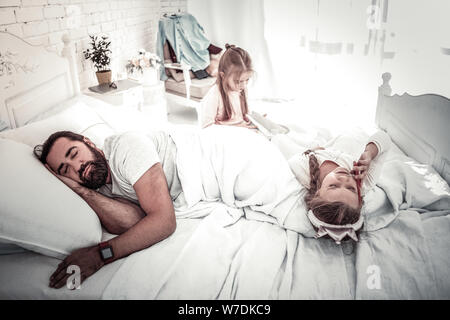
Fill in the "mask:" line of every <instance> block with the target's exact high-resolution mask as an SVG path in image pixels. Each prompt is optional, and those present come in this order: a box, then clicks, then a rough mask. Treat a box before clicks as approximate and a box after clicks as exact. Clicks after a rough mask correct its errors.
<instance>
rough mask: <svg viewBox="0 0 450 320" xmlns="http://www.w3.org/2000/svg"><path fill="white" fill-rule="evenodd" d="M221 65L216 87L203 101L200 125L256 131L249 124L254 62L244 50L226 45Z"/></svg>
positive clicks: (203, 126)
mask: <svg viewBox="0 0 450 320" xmlns="http://www.w3.org/2000/svg"><path fill="white" fill-rule="evenodd" d="M225 47H226V51H225V52H224V53H223V55H222V57H221V58H220V61H219V67H218V75H217V81H216V84H215V85H214V86H213V87H212V88H211V89H210V90H209V92H208V93H207V95H206V96H205V98H204V99H203V101H202V106H201V111H202V112H201V115H200V124H201V126H202V128H206V127H208V126H210V125H212V124H219V125H231V126H240V127H247V128H251V129H256V127H255V126H254V125H253V124H252V123H251V122H250V121H249V120H248V118H247V113H248V104H247V83H248V80H249V78H250V77H251V76H252V74H253V68H252V60H251V58H250V55H249V54H248V52H247V51H245V50H244V49H241V48H239V47H236V46H234V45H229V44H226V45H225Z"/></svg>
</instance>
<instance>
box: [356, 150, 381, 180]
mask: <svg viewBox="0 0 450 320" xmlns="http://www.w3.org/2000/svg"><path fill="white" fill-rule="evenodd" d="M377 154H378V148H377V146H376V145H375V144H373V143H369V144H368V145H367V146H366V149H365V150H364V152H363V153H362V154H361V156H360V157H359V160H358V162H355V161H354V162H353V170H352V173H353V174H354V177H355V179H357V180H361V181H362V180H363V179H364V178H365V177H366V175H367V172H368V170H369V167H370V163H371V162H372V160H373V159H374V158H375V157H376V156H377Z"/></svg>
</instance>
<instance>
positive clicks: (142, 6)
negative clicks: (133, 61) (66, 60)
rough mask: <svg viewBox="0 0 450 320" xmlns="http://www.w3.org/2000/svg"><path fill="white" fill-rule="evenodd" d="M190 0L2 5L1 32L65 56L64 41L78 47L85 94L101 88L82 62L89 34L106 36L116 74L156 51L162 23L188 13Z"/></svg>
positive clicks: (6, 1)
mask: <svg viewBox="0 0 450 320" xmlns="http://www.w3.org/2000/svg"><path fill="white" fill-rule="evenodd" d="M186 2H187V0H110V1H103V0H0V30H1V31H8V32H10V33H13V34H15V35H17V36H19V37H21V38H23V39H26V40H27V41H28V42H30V43H32V44H35V45H43V46H45V47H46V48H48V50H53V51H57V52H60V51H61V49H62V47H63V42H62V40H61V37H62V35H63V34H65V33H69V35H70V36H71V38H72V39H73V41H74V43H75V50H76V56H77V58H78V59H77V62H78V73H79V77H80V84H81V87H82V89H83V88H86V87H88V86H91V85H93V84H96V81H97V80H96V78H95V73H94V68H93V66H92V65H91V63H90V62H89V61H86V60H85V59H84V56H83V50H85V49H86V48H88V47H89V41H90V39H89V35H90V34H102V33H104V34H107V35H108V36H109V37H110V39H111V41H112V43H111V50H112V55H111V63H112V70H113V72H122V71H124V70H125V69H124V66H125V64H126V62H127V60H128V59H129V58H131V57H132V56H134V55H136V54H137V50H138V49H140V48H144V49H146V50H149V51H152V52H154V51H155V44H156V34H157V28H158V20H159V17H160V16H161V15H162V14H164V13H175V12H185V11H186V7H187V4H186Z"/></svg>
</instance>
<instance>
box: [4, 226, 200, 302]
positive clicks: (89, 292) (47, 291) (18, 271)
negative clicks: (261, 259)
mask: <svg viewBox="0 0 450 320" xmlns="http://www.w3.org/2000/svg"><path fill="white" fill-rule="evenodd" d="M200 221H201V220H199V219H189V220H179V221H178V223H177V229H176V232H175V233H174V234H173V235H172V236H171V237H170V238H169V239H168V240H167V241H166V242H162V243H160V244H156V245H154V246H153V247H152V250H153V251H154V252H155V253H156V257H157V259H158V260H161V259H164V260H166V261H167V262H168V263H169V264H170V263H171V262H173V261H175V260H176V259H177V256H178V254H179V251H180V248H182V247H183V245H184V244H185V242H186V241H187V239H188V238H189V237H190V236H191V235H192V234H193V233H194V231H195V229H196V228H197V226H198V225H199V223H200ZM114 236H115V235H111V234H109V233H106V232H104V233H103V237H102V241H105V240H109V239H111V238H112V237H114ZM165 243H168V244H170V245H172V246H173V247H174V248H175V250H167V249H166V244H165ZM138 254H139V253H136V254H134V255H138ZM134 255H131V256H129V257H127V258H124V259H120V260H117V261H115V262H113V263H111V264H108V265H106V266H104V267H103V268H102V269H101V270H100V271H99V272H96V273H95V274H93V275H92V276H91V277H89V278H88V279H86V280H85V281H84V282H83V283H82V284H81V288H80V289H78V290H70V289H68V288H67V287H65V286H64V287H62V288H60V289H53V288H50V287H49V286H48V284H49V278H50V276H51V275H52V273H53V272H54V271H55V270H56V268H57V266H58V264H59V263H60V262H61V261H60V260H58V259H56V258H52V257H47V256H44V255H41V254H38V253H35V252H31V251H28V252H25V253H17V254H10V255H1V256H0V299H58V300H70V299H75V300H78V299H82V300H91V299H101V298H102V297H103V293H104V291H105V289H106V288H107V286H108V285H109V283H110V281H111V279H112V278H113V277H114V276H115V274H116V273H117V271H118V270H120V267H121V266H122V264H123V263H124V262H125V261H126V260H127V259H133V258H134V257H133V256H134ZM123 280H124V281H127V277H123ZM136 290H139V288H136Z"/></svg>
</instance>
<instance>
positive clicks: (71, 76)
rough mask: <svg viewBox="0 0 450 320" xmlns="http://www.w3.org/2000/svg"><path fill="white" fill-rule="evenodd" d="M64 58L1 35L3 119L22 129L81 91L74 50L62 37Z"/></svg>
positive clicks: (0, 110) (0, 113) (0, 100)
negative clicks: (32, 119) (33, 119)
mask: <svg viewBox="0 0 450 320" xmlns="http://www.w3.org/2000/svg"><path fill="white" fill-rule="evenodd" d="M63 41H64V44H65V46H64V49H63V51H62V55H63V57H61V56H59V55H58V54H56V53H54V52H49V51H47V50H46V49H45V48H43V47H39V46H33V45H31V44H29V43H28V42H26V41H25V40H23V39H20V38H19V37H17V36H15V35H12V34H10V33H7V32H0V119H1V120H3V121H4V122H6V123H8V124H9V126H10V128H16V127H20V126H22V125H24V124H26V123H27V121H28V120H30V119H31V118H33V117H34V116H36V115H37V114H39V113H41V112H43V111H45V110H47V109H49V108H50V107H52V106H54V105H56V104H57V103H59V102H61V101H64V100H66V99H68V98H70V97H73V96H74V95H77V94H78V93H79V92H80V84H79V81H78V73H77V67H76V63H75V59H74V55H73V47H72V45H71V43H70V40H69V38H68V37H67V35H66V36H64V37H63Z"/></svg>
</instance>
